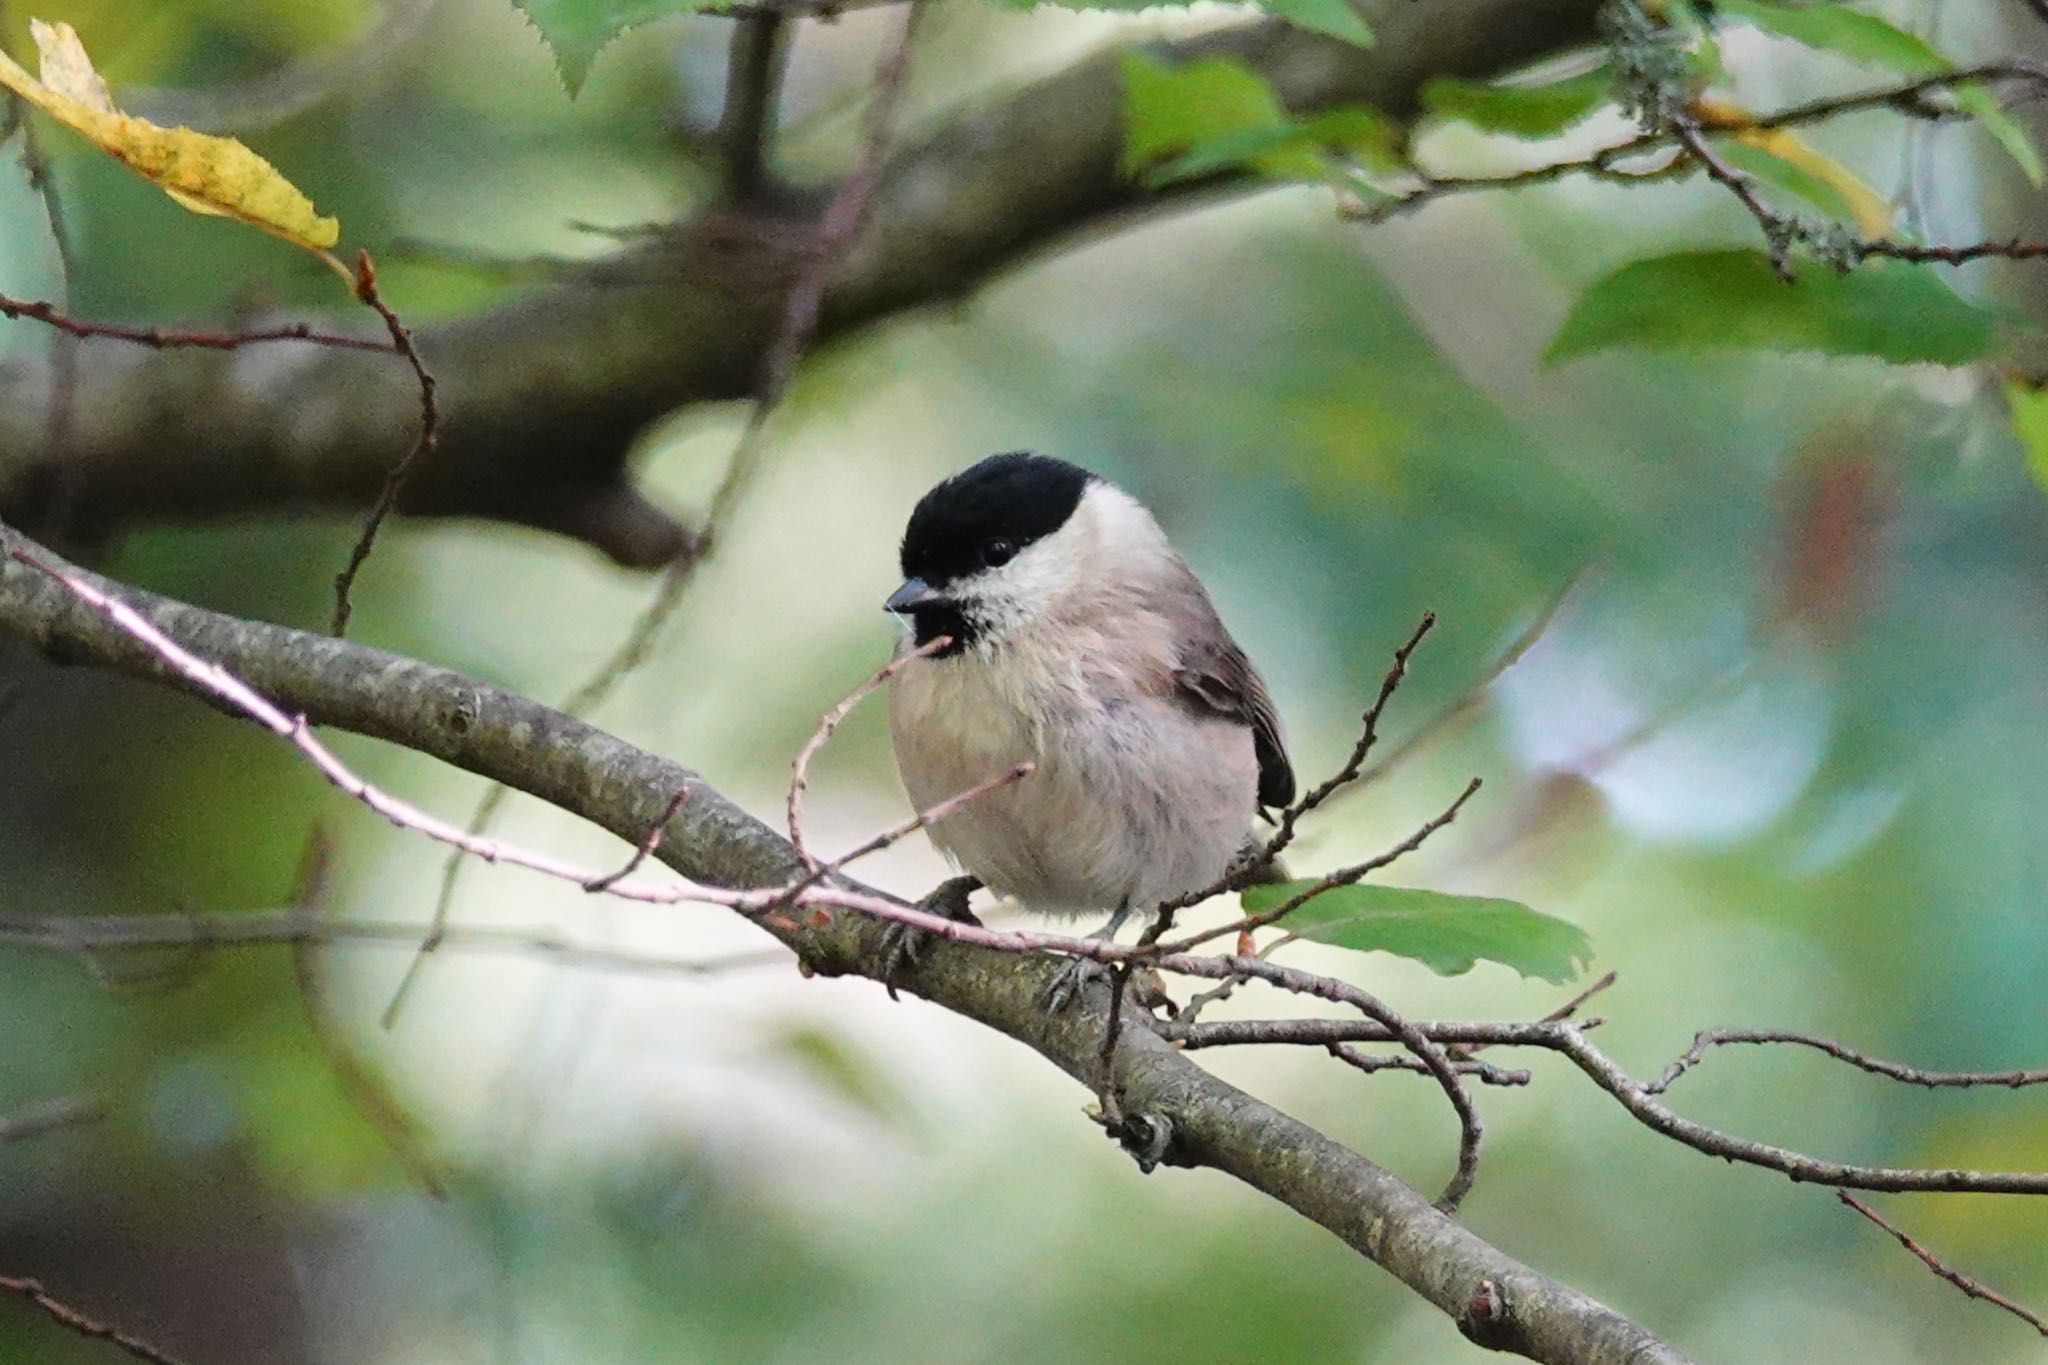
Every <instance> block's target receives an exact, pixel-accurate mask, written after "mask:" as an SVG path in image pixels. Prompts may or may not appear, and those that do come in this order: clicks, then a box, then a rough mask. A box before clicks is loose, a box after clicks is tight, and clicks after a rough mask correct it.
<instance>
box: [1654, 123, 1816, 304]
mask: <svg viewBox="0 0 2048 1365" xmlns="http://www.w3.org/2000/svg"><path fill="white" fill-rule="evenodd" d="M1670 131H1671V136H1672V137H1674V138H1676V139H1678V145H1679V146H1681V147H1683V148H1685V150H1686V151H1687V152H1688V153H1690V154H1691V156H1692V159H1693V160H1694V161H1697V162H1698V163H1699V165H1700V169H1701V170H1703V171H1705V172H1706V173H1707V178H1708V179H1710V180H1712V181H1713V182H1714V183H1715V184H1717V185H1719V186H1721V188H1723V189H1725V190H1727V191H1728V192H1729V193H1730V194H1732V195H1734V196H1735V200H1736V202H1737V203H1739V204H1741V205H1742V207H1743V208H1744V209H1745V210H1747V211H1748V213H1749V216H1750V217H1752V218H1754V219H1756V224H1757V226H1758V227H1760V228H1762V229H1763V234H1764V245H1765V247H1766V249H1767V250H1768V251H1769V253H1770V258H1771V269H1773V270H1775V271H1777V272H1778V278H1779V279H1781V280H1783V281H1784V282H1785V283H1787V284H1790V283H1791V282H1792V243H1793V242H1794V241H1796V240H1798V238H1799V235H1800V231H1799V223H1798V221H1797V220H1796V219H1794V218H1791V217H1789V216H1788V215H1786V214H1783V213H1780V212H1779V211H1778V210H1777V209H1775V208H1773V207H1772V206H1771V205H1770V204H1769V202H1767V201H1766V200H1765V199H1764V197H1763V195H1762V193H1761V192H1760V191H1758V189H1757V187H1756V180H1755V179H1754V178H1753V177H1751V176H1749V175H1747V174H1745V173H1744V172H1742V171H1739V170H1737V169H1735V167H1733V166H1731V165H1729V164H1728V163H1727V162H1726V161H1724V160H1723V159H1722V158H1721V154H1720V153H1719V152H1717V151H1715V150H1714V147H1713V144H1712V143H1711V142H1709V141H1708V139H1707V134H1706V129H1705V128H1704V127H1702V126H1701V124H1700V121H1699V120H1698V119H1697V118H1695V117H1694V116H1692V115H1691V114H1681V115H1679V116H1677V117H1676V118H1673V119H1672V120H1671V130H1670Z"/></svg>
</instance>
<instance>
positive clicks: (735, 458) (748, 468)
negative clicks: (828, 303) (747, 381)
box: [383, 0, 925, 1029]
mask: <svg viewBox="0 0 2048 1365" xmlns="http://www.w3.org/2000/svg"><path fill="white" fill-rule="evenodd" d="M924 11H925V0H912V3H911V4H910V8H909V12H908V13H907V14H906V15H905V16H904V19H903V28H902V32H901V33H900V34H899V35H898V36H897V39H896V44H895V46H894V47H892V48H891V49H890V51H889V53H888V55H887V56H885V57H884V58H883V60H882V64H881V67H880V69H879V70H878V71H877V73H876V75H875V84H874V90H873V93H872V95H871V97H870V102H869V106H868V125H867V136H866V138H865V139H864V141H863V142H862V146H861V152H860V159H859V161H858V163H857V164H856V165H855V166H854V168H853V170H852V172H851V173H850V174H849V175H848V176H847V177H846V179H845V180H844V181H843V182H841V184H840V186H839V189H838V192H837V193H835V194H834V195H833V196H832V199H831V202H830V203H828V204H827V205H826V206H825V211H824V215H823V217H822V218H821V219H820V220H819V222H818V225H817V227H816V229H815V230H814V231H813V232H812V233H811V234H810V236H809V245H808V251H807V254H806V256H805V257H804V258H803V259H802V260H801V261H800V262H799V264H798V267H797V270H796V274H795V276H794V277H793V278H792V279H791V281H790V284H789V293H788V297H787V298H786V299H785V300H784V302H783V305H782V312H781V315H780V317H779V319H778V323H777V326H776V330H775V335H774V337H773V339H772V340H771V341H770V342H769V344H768V347H767V349H766V350H765V351H764V352H763V353H762V359H761V374H760V377H759V380H758V383H757V386H756V389H755V393H754V405H753V408H752V410H751V411H750V412H749V413H748V414H747V423H746V426H745V427H744V428H742V429H741V431H740V435H739V440H738V441H737V442H735V443H734V445H733V449H732V453H731V454H730V455H729V456H727V457H726V464H725V473H724V474H723V475H722V476H721V477H720V479H719V481H718V487H717V488H716V489H715V490H714V491H713V492H712V495H711V502H710V505H709V506H708V507H707V508H706V509H705V513H704V522H703V525H702V526H701V527H700V528H699V529H698V531H697V532H696V533H695V534H694V535H693V536H691V537H690V539H689V542H688V544H687V545H684V546H682V547H681V548H680V549H679V551H678V553H677V554H676V555H675V556H674V557H673V558H672V559H671V560H670V562H669V565H668V568H667V570H666V571H665V572H664V573H663V574H662V576H661V583H660V585H659V586H658V587H657V588H656V589H655V592H654V595H653V597H652V598H651V599H650V600H649V601H648V604H647V606H646V608H645V609H644V610H642V611H641V613H640V615H639V617H638V618H637V619H635V620H634V622H633V624H632V625H631V626H630V627H629V628H628V629H627V631H626V638H625V639H624V640H623V641H622V642H621V643H620V645H619V647H618V649H617V650H615V651H614V652H613V653H612V656H611V657H610V658H609V659H606V660H605V661H604V662H603V663H602V664H600V665H599V666H598V668H597V671H596V672H595V673H593V674H592V675H591V676H590V677H589V678H588V679H587V680H585V681H584V683H583V684H582V685H581V686H580V687H578V688H577V689H576V690H575V691H574V692H573V693H571V694H570V695H569V697H568V699H567V700H566V701H564V702H563V704H562V709H563V710H565V711H567V712H568V713H569V714H570V715H572V716H582V715H587V714H589V713H590V712H591V711H592V710H594V709H595V708H597V707H598V706H600V705H602V704H603V702H604V700H605V698H607V697H609V696H610V695H611V693H612V691H613V689H615V688H616V687H617V686H618V685H619V684H620V683H621V682H622V681H624V680H625V679H626V677H627V676H628V675H630V674H631V673H632V672H633V671H634V670H636V669H638V668H639V667H640V666H641V665H642V664H643V663H645V662H646V661H647V659H648V656H649V655H650V654H652V653H653V651H654V645H655V641H656V640H657V639H659V638H660V635H661V632H662V629H663V628H664V627H665V626H666V625H667V624H668V622H669V619H670V618H671V617H673V616H674V615H675V612H676V609H677V608H678V607H679V606H681V605H682V601H683V595H684V593H685V592H686V591H687V590H688V588H689V586H690V584H691V583H692V582H693V581H695V579H696V574H697V570H698V569H699V568H700V567H702V565H703V563H704V561H705V560H706V559H708V558H709V557H710V556H711V554H712V553H713V552H714V550H715V549H716V547H717V543H718V536H719V533H720V532H721V531H722V530H723V529H724V528H725V525H726V523H727V522H728V521H729V520H730V519H731V517H732V514H733V510H734V509H735V508H736V507H737V506H738V505H739V500H740V496H741V494H743V493H744V492H745V491H746V489H747V487H748V485H749V483H750V482H751V481H752V478H753V474H754V470H755V467H756V466H757V465H758V464H759V463H760V460H761V456H762V453H763V451H764V450H765V448H766V444H767V434H768V422H769V419H770V418H772V417H773V416H774V415H775V411H776V409H777V408H778V407H779V406H780V405H781V403H782V397H783V394H784V393H786V392H787V391H788V389H789V381H790V379H791V378H792V377H793V376H794V375H795V373H796V366H797V362H798V361H799V360H800V359H802V357H803V354H804V352H805V351H806V350H808V349H809V348H810V345H811V343H812V341H813V340H814V339H815V338H816V336H817V333H818V310H819V306H820V304H821V301H822V300H823V298H824V296H825V291H826V288H827V286H828V283H829V281H830V278H831V274H832V272H833V270H834V268H835V267H836V266H837V265H838V263H839V261H840V258H841V256H842V254H843V253H844V252H845V251H846V249H847V247H848V245H849V244H850V243H851V242H852V241H853V239H854V237H855V236H856V235H857V234H858V233H859V232H860V231H861V229H862V228H863V227H864V226H865V225H866V223H867V221H868V215H869V212H870V210H871V208H872V206H873V203H874V197H875V192H876V188H877V184H878V182H879V180H880V178H881V175H882V168H883V164H884V161H885V159H886V155H887V152H888V147H889V139H890V136H891V133H892V131H893V130H894V128H895V121H896V110H897V107H898V105H899V103H900V102H901V100H902V96H903V89H904V86H905V85H906V84H907V82H908V80H909V75H910V54H911V50H912V48H913V47H914V46H915V45H916V42H917V34H918V27H919V24H920V21H921V20H922V19H923V17H924ZM749 22H753V21H749ZM762 22H766V21H762ZM735 41H737V39H736V40H735ZM768 41H770V42H771V43H772V42H773V35H772V34H771V35H769V39H768ZM729 93H731V92H729ZM769 93H770V94H772V91H771V92H769ZM764 97H765V96H764ZM763 117H764V118H768V117H772V111H771V112H770V113H767V114H764V115H763ZM508 794H509V793H508V788H507V787H506V786H504V785H499V786H494V787H492V788H491V789H490V790H489V791H487V792H485V793H484V795H483V798H482V799H481V800H479V801H478V802H477V806H476V809H475V810H474V811H472V812H471V813H470V818H469V832H470V833H471V834H475V835H481V834H483V833H484V832H485V831H487V830H488V829H490V827H491V824H492V822H493V821H494V820H495V819H496V818H497V814H498V811H499V810H500V809H502V808H503V806H504V803H505V800H506V798H507V795H508ZM466 861H467V860H466V859H465V858H463V856H462V854H461V852H460V850H457V851H456V852H454V853H451V854H450V855H449V857H448V862H447V864H446V865H445V866H444V867H443V868H442V870H441V889H440V894H439V895H437V896H436V897H435V900H434V913H433V917H432V920H431V921H430V924H429V927H428V930H427V936H426V937H425V938H424V939H423V940H421V942H420V951H419V955H418V956H417V957H415V958H414V959H413V962H412V965H411V966H410V967H409V968H407V970H406V973H405V976H404V977H403V978H401V979H400V981H399V983H398V988H397V990H395V991H394V992H393V993H392V996H391V1003H390V1004H389V1005H387V1006H386V1007H385V1009H384V1016H383V1023H384V1027H385V1028H387V1029H388V1028H391V1027H392V1026H393V1025H394V1024H396V1023H397V1021H398V1013H399V1011H400V1010H401V1009H403V1008H404V1005H405V1000H406V996H407V995H408V994H409V993H410V992H411V990H412V988H413V986H414V984H415V983H416V982H417V981H418V980H419V973H420V972H421V970H422V969H423V968H424V965H425V963H426V959H427V955H428V954H429V953H432V952H433V951H434V948H435V947H436V945H437V944H438V943H439V942H440V938H441V935H442V933H443V932H444V931H445V930H446V928H447V925H448V916H449V914H450V912H451V911H452V910H453V909H454V906H455V892H456V888H457V886H458V885H459V884H460V882H461V880H462V871H463V866H464V863H465V862H466Z"/></svg>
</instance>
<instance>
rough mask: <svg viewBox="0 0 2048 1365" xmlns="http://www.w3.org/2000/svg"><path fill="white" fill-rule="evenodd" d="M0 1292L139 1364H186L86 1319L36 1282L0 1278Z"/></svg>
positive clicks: (130, 1334) (121, 1332) (17, 1277)
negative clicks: (123, 1353) (129, 1357)
mask: <svg viewBox="0 0 2048 1365" xmlns="http://www.w3.org/2000/svg"><path fill="white" fill-rule="evenodd" d="M0 1290H5V1291H6V1292H8V1293H10V1294H18V1295H20V1296H21V1297H22V1298H24V1299H27V1300H28V1301H29V1302H30V1303H32V1304H34V1305H35V1306H36V1307H37V1308H40V1309H41V1310H42V1311H43V1312H44V1313H45V1314H47V1315H48V1316H49V1317H50V1318H51V1320H52V1321H54V1322H56V1323H58V1324H59V1325H61V1326H63V1327H64V1328H66V1329H67V1330H69V1331H72V1332H76V1333H77V1334H78V1335H79V1336H82V1337H86V1338H88V1339H90V1340H93V1341H104V1342H106V1343H107V1344H108V1345H109V1346H114V1347H118V1348H119V1349H121V1350H123V1351H125V1352H127V1353H128V1354H129V1355H130V1356H133V1357H134V1358H135V1359H137V1360H141V1361H146V1362H148V1365H184V1362H183V1361H182V1360H180V1359H179V1358H178V1357H177V1356H174V1355H172V1354H171V1353H170V1352H168V1351H166V1350H163V1349H162V1348H161V1347H157V1346H153V1345H151V1344H150V1343H149V1342H147V1341H144V1340H143V1339H142V1338H141V1337H138V1336H135V1335H133V1334H132V1333H128V1332H124V1331H122V1330H121V1329H120V1328H118V1327H110V1326H108V1325H107V1324H106V1323H104V1322H100V1321H98V1320H97V1319H95V1318H90V1317H87V1316H86V1315H85V1314H84V1313H81V1312H79V1311H78V1310H77V1309H76V1308H73V1307H72V1306H71V1305H70V1304H68V1303H65V1302H64V1301H62V1300H61V1299H57V1298H54V1297H52V1296H51V1294H50V1292H49V1291H48V1290H47V1289H44V1288H43V1286H42V1283H41V1282H40V1281H37V1280H32V1279H28V1278H26V1277H21V1276H15V1275H0Z"/></svg>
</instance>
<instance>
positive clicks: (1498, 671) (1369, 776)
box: [1342, 565, 1593, 797]
mask: <svg viewBox="0 0 2048 1365" xmlns="http://www.w3.org/2000/svg"><path fill="white" fill-rule="evenodd" d="M1592 568H1593V566H1592V565H1587V566H1586V567H1584V568H1581V569H1580V570H1579V571H1578V572H1577V573H1575V574H1573V575H1572V576H1571V577H1570V578H1568V579H1566V580H1565V582H1564V584H1563V586H1561V587H1559V588H1558V590H1557V591H1556V592H1554V593H1552V594H1551V595H1550V600H1548V601H1547V602H1545V603H1544V604H1543V606H1542V607H1541V608H1540V609H1539V610H1538V611H1537V613H1536V615H1535V616H1534V617H1532V618H1531V619H1530V621H1529V624H1528V625H1526V626H1524V627H1522V629H1521V630H1520V631H1518V632H1517V633H1516V635H1515V638H1514V639H1512V640H1510V641H1508V644H1507V647H1506V648H1504V649H1503V650H1501V652H1500V653H1498V654H1496V655H1494V657H1493V662H1492V663H1490V664H1488V665H1487V666H1486V671H1485V672H1483V673H1481V674H1480V675H1479V676H1478V677H1477V678H1475V679H1474V680H1473V681H1472V685H1471V686H1469V687H1467V688H1466V689H1465V690H1464V692H1462V693H1461V694H1459V696H1458V697H1457V698H1456V699H1455V700H1453V701H1452V702H1450V704H1448V705H1447V706H1445V707H1444V708H1443V709H1442V710H1440V711H1438V712H1437V713H1436V714H1435V715H1433V716H1431V717H1430V718H1429V719H1428V720H1426V721H1424V722H1422V724H1421V725H1419V726H1417V727H1416V728H1415V729H1414V730H1413V731H1412V732H1411V733H1409V734H1408V735H1407V736H1405V737H1403V738H1402V739H1401V740H1399V741H1398V742H1396V743H1394V744H1391V745H1389V746H1387V748H1386V749H1385V750H1384V751H1383V752H1382V753H1381V755H1380V758H1379V761H1378V762H1376V763H1372V764H1369V765H1367V766H1366V767H1365V768H1364V769H1363V770H1362V771H1361V772H1360V773H1359V774H1358V777H1357V779H1356V780H1355V781H1353V782H1352V783H1351V785H1350V786H1349V787H1348V788H1346V789H1345V791H1344V792H1343V793H1342V795H1343V796H1345V797H1350V796H1355V795H1357V794H1358V793H1359V792H1360V791H1363V790H1364V789H1365V788H1367V787H1369V786H1371V785H1372V784H1373V783H1375V782H1377V781H1379V780H1380V779H1381V778H1382V777H1385V776H1386V775H1387V774H1388V773H1390V772H1392V771H1393V770H1394V769H1396V768H1398V767H1400V766H1401V764H1402V762H1403V761H1404V760H1406V759H1407V758H1408V756H1409V755H1410V754H1413V753H1414V752H1415V751H1416V750H1418V749H1420V748H1422V747H1423V746H1424V745H1426V744H1428V743H1429V742H1430V741H1431V740H1433V739H1435V738H1436V737H1437V736H1438V735H1439V734H1441V733H1443V732H1444V731H1445V730H1447V729H1449V728H1450V727H1451V726H1453V725H1455V724H1456V723H1457V722H1458V721H1459V720H1461V719H1463V718H1464V717H1465V716H1466V715H1468V714H1469V713H1471V712H1472V711H1475V710H1477V709H1478V707H1479V705H1480V703H1481V702H1483V701H1485V700H1486V697H1487V694H1488V693H1489V692H1491V691H1492V690H1493V685H1494V684H1495V683H1497V682H1499V681H1500V680H1501V679H1502V678H1503V677H1504V676H1506V674H1507V673H1508V671H1509V670H1511V669H1512V668H1514V666H1515V665H1516V664H1519V663H1520V662H1521V661H1522V658H1523V656H1524V655H1526V654H1528V652H1529V651H1530V650H1532V649H1534V648H1535V647H1536V645H1537V643H1538V642H1539V641H1540V640H1542V639H1543V637H1544V636H1545V635H1548V634H1549V633H1550V628H1551V626H1552V625H1554V624H1555V623H1556V621H1557V618H1558V615H1559V613H1561V612H1562V611H1563V610H1564V605H1565V603H1566V602H1568V601H1570V600H1571V596H1572V594H1573V593H1574V592H1576V591H1578V588H1579V585H1580V584H1581V583H1584V582H1585V581H1586V578H1587V576H1588V574H1590V573H1591V572H1592Z"/></svg>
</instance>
